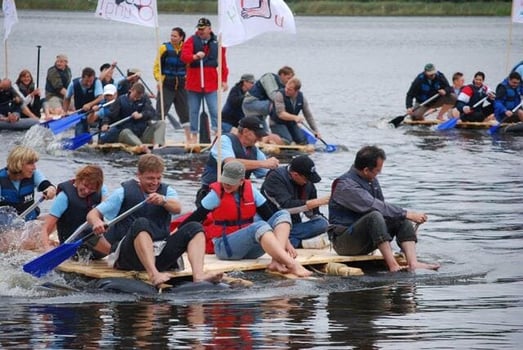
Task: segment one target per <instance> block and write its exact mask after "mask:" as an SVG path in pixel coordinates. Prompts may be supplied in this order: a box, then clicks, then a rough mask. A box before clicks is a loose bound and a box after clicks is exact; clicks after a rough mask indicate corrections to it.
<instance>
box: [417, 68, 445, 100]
mask: <svg viewBox="0 0 523 350" xmlns="http://www.w3.org/2000/svg"><path fill="white" fill-rule="evenodd" d="M441 76H442V74H441V73H440V72H437V73H436V77H435V78H434V79H433V80H430V79H428V78H427V77H426V76H425V74H424V73H420V74H419V75H418V77H417V78H416V79H419V80H421V85H420V90H421V91H420V95H418V96H416V101H419V102H424V101H426V100H428V99H429V98H430V97H432V96H434V95H435V94H437V93H438V90H440V89H445V86H443V85H442V84H441V81H440V78H441Z"/></svg>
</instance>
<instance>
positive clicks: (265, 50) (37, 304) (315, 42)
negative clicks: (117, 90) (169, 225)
mask: <svg viewBox="0 0 523 350" xmlns="http://www.w3.org/2000/svg"><path fill="white" fill-rule="evenodd" d="M18 16H19V21H20V22H19V23H18V24H17V25H16V26H15V27H14V29H13V32H12V34H11V36H10V37H9V42H8V50H9V51H8V52H9V55H8V57H9V77H10V78H12V79H13V80H15V79H16V76H17V73H18V72H19V71H20V70H21V69H22V68H29V69H31V70H32V71H33V73H35V72H36V65H37V62H36V57H37V49H36V46H37V45H41V46H42V51H41V66H40V72H41V73H40V82H42V81H43V80H44V79H45V71H46V70H47V68H48V67H49V66H51V65H52V64H53V62H54V57H55V56H56V54H58V53H61V52H64V53H67V54H68V55H69V63H70V66H71V67H72V70H73V75H74V76H79V75H80V72H81V69H82V68H83V67H85V66H92V67H94V68H95V69H96V70H97V69H98V67H99V66H100V65H101V64H102V63H104V62H109V61H111V60H117V61H118V63H119V66H120V67H122V69H127V68H129V67H138V68H141V69H142V70H143V73H144V79H145V81H146V82H147V83H148V85H149V86H150V87H151V88H154V80H153V79H152V63H153V59H154V56H155V54H156V49H155V47H156V42H157V41H165V40H167V39H168V37H169V32H170V28H172V27H174V26H181V27H183V28H185V29H186V31H187V32H188V33H191V32H192V30H193V28H194V26H195V24H196V21H197V19H198V17H199V16H198V15H160V20H159V21H160V25H161V28H160V30H159V38H158V39H157V38H156V35H155V31H154V30H153V29H150V28H146V27H139V26H134V25H130V24H124V23H117V22H111V21H104V20H101V19H97V18H95V17H94V15H93V14H92V13H70V12H28V11H19V12H18ZM210 19H211V21H212V22H213V23H215V24H217V19H216V16H215V15H213V16H210ZM296 23H297V34H296V35H294V36H293V35H274V34H271V35H263V36H261V37H258V38H255V39H253V40H251V41H249V42H248V43H245V44H243V45H240V46H237V47H232V48H230V49H229V51H228V61H229V68H230V71H231V73H230V79H229V84H230V85H231V86H232V85H233V84H234V83H235V82H236V81H237V80H238V79H239V77H240V76H241V74H243V73H247V72H249V73H253V74H255V75H256V76H260V75H261V74H262V73H265V72H267V71H277V70H278V68H279V67H281V66H282V65H291V66H293V67H294V68H295V70H296V71H297V76H298V77H300V78H301V79H302V82H303V88H302V90H303V91H304V93H305V94H306V96H307V97H308V99H309V101H310V103H311V105H312V108H313V110H314V112H315V115H316V118H317V120H318V122H319V125H320V128H321V131H322V135H323V136H324V139H325V140H326V141H327V142H328V143H333V144H342V145H345V146H347V147H348V149H349V151H344V152H336V153H322V152H316V153H315V154H313V155H312V158H313V159H314V160H315V162H316V163H317V167H318V169H319V170H320V174H321V175H322V177H323V181H322V182H321V183H320V184H319V192H320V194H326V193H328V191H329V188H330V183H331V182H332V180H333V179H334V178H335V177H336V176H338V175H339V174H341V173H343V172H344V171H346V170H347V169H348V167H349V166H350V164H351V163H352V161H353V159H354V154H355V151H356V150H357V149H358V148H359V147H361V146H362V145H364V144H378V145H380V146H381V147H383V148H384V149H385V151H386V152H387V156H388V158H387V161H386V163H385V167H384V169H383V173H382V175H381V176H380V179H381V182H382V186H383V188H384V192H385V196H386V198H387V199H388V200H389V201H391V202H394V203H398V204H401V205H402V206H404V207H407V208H410V209H415V210H422V211H425V212H427V213H428V215H429V221H428V222H427V223H426V224H425V225H423V227H422V228H421V229H420V239H419V244H418V251H419V255H420V257H421V259H423V260H428V261H433V260H435V261H439V262H440V263H441V265H442V267H441V269H440V271H439V272H437V273H432V272H431V273H429V272H421V271H420V272H418V273H416V274H398V275H390V274H387V273H384V272H379V271H378V272H373V273H369V274H367V275H366V276H363V277H357V278H339V277H327V278H323V277H320V278H319V279H318V280H316V281H287V280H285V281H282V280H276V279H274V278H270V277H268V276H265V275H264V274H263V273H260V274H256V275H255V276H254V277H253V278H254V280H255V285H254V287H252V288H249V289H234V290H226V291H219V292H217V291H212V292H209V291H207V292H196V293H194V292H191V293H179V294H176V295H173V294H171V295H169V294H162V295H160V296H158V297H154V298H151V297H147V298H144V297H138V296H134V295H117V294H107V293H100V292H93V291H90V290H89V289H87V290H86V291H82V292H75V293H70V294H67V295H57V293H55V292H47V291H44V290H42V289H41V288H39V287H38V286H39V285H40V284H41V283H42V282H44V281H53V282H57V283H66V281H65V280H64V277H63V276H60V275H57V274H52V275H50V276H48V277H46V278H45V279H40V280H36V279H34V278H32V277H30V276H28V275H27V274H25V273H23V272H22V271H21V268H20V266H21V265H22V264H23V263H24V262H25V261H27V259H28V256H27V255H26V254H22V253H13V254H4V255H0V261H1V263H2V266H3V269H4V271H3V272H2V274H0V325H1V327H0V348H17V349H35V348H39V349H43V348H46V349H47V348H52V349H76V348H93V349H94V348H104V349H106V348H107V349H109V348H115V349H116V348H118V349H120V348H174V349H184V348H185V349H195V348H201V349H203V348H221V349H233V348H247V349H248V348H256V349H269V348H270V349H285V348H289V349H302V348H311V349H312V348H314V349H347V348H354V349H378V348H386V349H406V348H408V349H443V348H444V349H454V348H457V349H470V348H475V349H480V348H483V349H515V348H520V346H521V343H522V342H523V319H522V317H521V316H522V314H523V272H522V269H521V265H522V262H523V255H522V251H523V243H522V242H523V223H522V217H523V205H522V204H523V181H522V175H521V174H522V173H523V172H522V171H523V166H522V162H521V152H522V151H523V137H517V136H508V135H499V136H498V137H496V138H492V137H490V136H488V135H487V133H486V132H485V131H468V132H465V131H458V130H451V131H449V132H444V133H441V132H439V133H438V132H435V131H433V130H431V129H428V128H425V129H423V128H409V127H401V128H399V129H391V128H388V127H387V125H386V121H387V120H390V119H392V118H393V117H395V116H397V115H401V114H403V113H404V98H405V92H406V90H407V89H408V87H409V84H410V82H411V81H412V79H413V78H414V77H415V75H416V74H418V73H419V72H420V71H421V70H422V69H423V66H424V65H425V64H426V63H428V62H432V63H434V64H435V65H436V67H437V68H438V69H439V70H441V71H443V72H444V73H445V74H446V76H447V78H449V79H450V77H451V76H452V74H453V73H454V72H455V71H462V72H463V73H465V77H466V80H467V82H468V81H470V80H471V79H472V76H473V74H474V73H475V72H476V71H478V70H481V71H484V72H485V73H486V78H487V79H486V82H487V84H489V85H492V87H495V86H496V85H497V84H498V83H499V82H500V81H501V80H502V79H503V78H504V76H505V75H506V73H507V61H508V63H509V65H510V66H512V65H513V64H514V63H516V62H518V61H520V60H521V59H523V45H521V43H522V42H523V27H522V25H514V27H513V28H512V43H509V42H508V41H509V33H510V22H509V19H508V18H459V17H458V18H454V17H453V18H422V17H417V18H375V17H366V18H346V17H298V18H296ZM2 57H4V56H3V55H2ZM2 60H3V58H2ZM116 76H117V74H116ZM41 85H43V84H41ZM224 98H225V96H224ZM23 136H24V134H23V133H8V132H1V133H0V137H1V140H2V146H3V147H1V148H0V159H2V160H4V159H5V158H6V155H7V152H8V150H9V149H10V148H11V147H12V146H13V145H14V144H15V143H20V142H26V143H29V144H31V145H34V146H35V147H36V148H37V149H38V150H39V152H40V153H41V160H40V162H39V163H38V167H39V168H40V169H41V170H43V171H44V172H45V173H46V174H47V175H48V176H49V177H50V179H51V180H52V181H53V182H55V183H59V182H61V181H64V180H66V179H68V178H70V177H72V176H73V174H74V171H75V170H76V169H77V168H78V167H79V166H80V165H82V164H85V163H89V162H99V163H101V164H102V165H103V167H104V170H105V172H106V177H107V184H108V186H109V187H110V189H113V188H116V187H117V186H118V184H119V183H120V181H122V180H123V179H126V178H128V177H130V176H132V175H133V174H134V172H135V164H136V158H135V157H133V156H129V155H126V154H118V155H101V154H99V153H94V152H86V151H83V152H76V153H74V154H73V153H67V152H60V151H56V150H53V149H52V148H49V147H46V145H47V142H44V140H43V139H42V138H41V135H39V136H34V135H33V136H32V137H31V138H30V139H25V140H24V139H23ZM169 138H170V139H174V140H175V141H181V140H182V138H183V135H182V133H180V132H179V131H177V132H174V131H173V130H172V129H170V131H169ZM166 159H167V164H168V169H167V172H166V176H165V179H166V181H167V182H169V183H170V184H172V185H174V186H175V188H176V189H177V191H178V192H179V194H180V196H181V199H182V202H183V203H184V210H191V209H192V208H193V204H192V202H193V198H194V194H195V191H196V188H197V187H198V175H199V173H200V171H201V167H202V164H203V163H202V158H201V157H198V156H194V155H193V156H191V155H184V156H180V155H178V156H168V157H166ZM285 160H288V158H283V159H282V161H285ZM42 208H43V210H44V212H45V210H46V209H48V208H49V203H45V204H44V205H43V206H42ZM67 283H69V284H71V285H76V284H75V283H79V281H67Z"/></svg>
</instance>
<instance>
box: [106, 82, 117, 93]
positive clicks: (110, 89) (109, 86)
mask: <svg viewBox="0 0 523 350" xmlns="http://www.w3.org/2000/svg"><path fill="white" fill-rule="evenodd" d="M114 94H116V86H114V85H113V84H107V85H105V86H104V95H111V96H113V95H114Z"/></svg>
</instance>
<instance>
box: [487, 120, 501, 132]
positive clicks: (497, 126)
mask: <svg viewBox="0 0 523 350" xmlns="http://www.w3.org/2000/svg"><path fill="white" fill-rule="evenodd" d="M499 128H501V123H499V124H496V125H492V126H491V127H490V128H488V131H487V132H488V134H489V135H494V134H495V133H497V132H498V130H499Z"/></svg>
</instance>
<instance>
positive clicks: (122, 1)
mask: <svg viewBox="0 0 523 350" xmlns="http://www.w3.org/2000/svg"><path fill="white" fill-rule="evenodd" d="M94 15H95V16H96V17H101V18H103V19H110V20H113V21H119V22H126V23H132V24H138V25H140V26H146V27H153V28H155V27H158V10H157V7H156V0H98V5H97V6H96V12H95V14H94Z"/></svg>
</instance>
